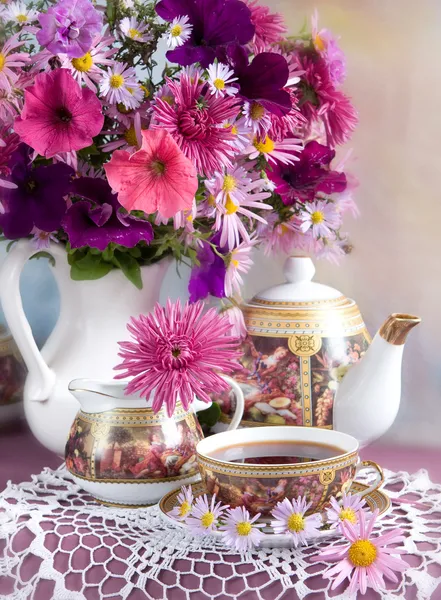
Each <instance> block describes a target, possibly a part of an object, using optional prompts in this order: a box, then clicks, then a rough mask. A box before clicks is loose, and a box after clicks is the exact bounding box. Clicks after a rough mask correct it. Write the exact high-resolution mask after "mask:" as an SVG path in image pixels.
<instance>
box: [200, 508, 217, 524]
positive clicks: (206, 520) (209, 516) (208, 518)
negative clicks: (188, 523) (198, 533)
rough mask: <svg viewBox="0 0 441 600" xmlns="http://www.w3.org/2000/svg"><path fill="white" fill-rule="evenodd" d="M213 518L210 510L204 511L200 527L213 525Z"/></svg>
mask: <svg viewBox="0 0 441 600" xmlns="http://www.w3.org/2000/svg"><path fill="white" fill-rule="evenodd" d="M214 519H215V516H214V514H213V513H212V512H211V511H208V512H206V513H205V515H202V517H201V524H202V527H210V525H213V523H214Z"/></svg>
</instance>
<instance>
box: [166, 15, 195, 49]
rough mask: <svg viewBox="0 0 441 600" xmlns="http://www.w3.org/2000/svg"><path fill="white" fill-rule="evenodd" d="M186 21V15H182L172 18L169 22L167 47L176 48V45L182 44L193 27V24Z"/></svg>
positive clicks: (187, 19)
mask: <svg viewBox="0 0 441 600" xmlns="http://www.w3.org/2000/svg"><path fill="white" fill-rule="evenodd" d="M188 21H189V18H188V16H187V15H184V16H182V17H176V18H174V19H173V21H172V22H171V23H170V28H169V30H168V36H167V46H168V47H169V48H177V47H178V46H182V44H184V43H185V42H186V41H187V40H188V38H189V37H190V35H191V31H192V29H193V25H191V24H190V23H189V22H188Z"/></svg>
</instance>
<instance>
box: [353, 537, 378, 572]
mask: <svg viewBox="0 0 441 600" xmlns="http://www.w3.org/2000/svg"><path fill="white" fill-rule="evenodd" d="M348 558H349V560H350V561H351V563H352V564H353V565H354V567H369V566H370V565H371V564H372V563H373V562H375V559H376V558H377V549H376V547H375V546H374V544H373V543H372V542H370V541H369V540H358V541H357V542H354V543H353V544H351V547H350V548H349V551H348Z"/></svg>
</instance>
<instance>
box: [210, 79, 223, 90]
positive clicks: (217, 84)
mask: <svg viewBox="0 0 441 600" xmlns="http://www.w3.org/2000/svg"><path fill="white" fill-rule="evenodd" d="M213 85H214V87H215V88H216V89H217V90H224V89H225V81H224V80H223V79H219V78H218V79H215V80H214V81H213Z"/></svg>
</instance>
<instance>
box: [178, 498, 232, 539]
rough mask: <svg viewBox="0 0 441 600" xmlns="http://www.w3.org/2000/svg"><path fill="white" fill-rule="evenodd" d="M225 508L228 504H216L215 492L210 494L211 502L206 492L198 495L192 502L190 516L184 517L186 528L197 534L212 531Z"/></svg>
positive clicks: (214, 529)
mask: <svg viewBox="0 0 441 600" xmlns="http://www.w3.org/2000/svg"><path fill="white" fill-rule="evenodd" d="M227 508H228V506H224V505H222V502H218V503H217V504H216V494H214V495H213V496H212V498H211V503H209V501H208V498H207V495H206V494H204V495H203V496H199V497H198V498H196V500H195V502H194V504H193V507H192V509H191V513H190V516H189V517H187V519H186V523H187V525H188V528H189V529H190V531H191V532H192V533H195V534H197V535H201V534H202V535H204V534H207V533H213V532H214V531H216V529H217V526H218V524H219V519H220V518H221V517H222V515H223V513H224V512H225V511H226V510H227Z"/></svg>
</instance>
